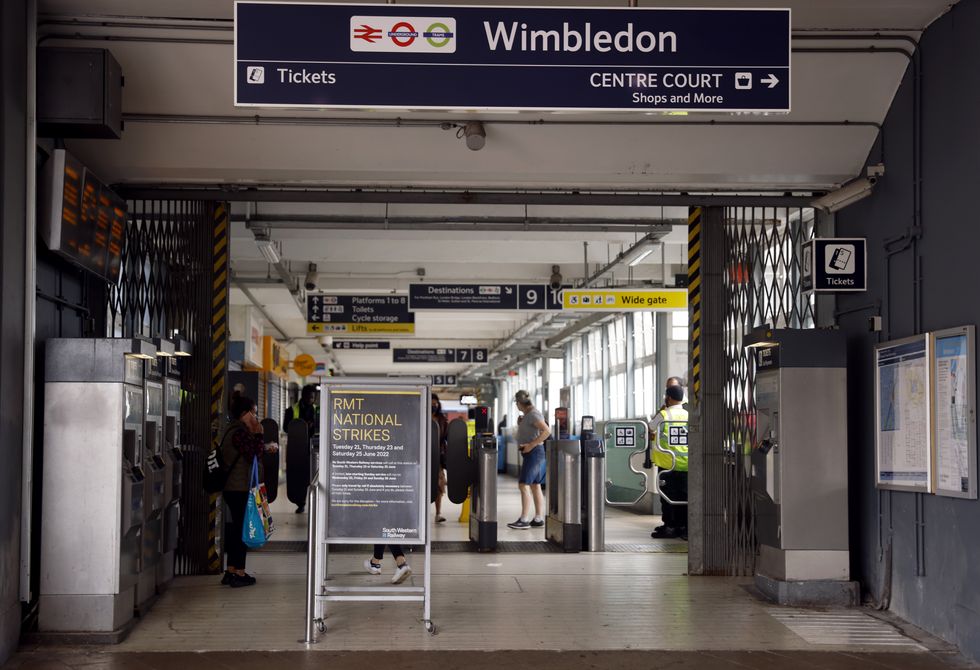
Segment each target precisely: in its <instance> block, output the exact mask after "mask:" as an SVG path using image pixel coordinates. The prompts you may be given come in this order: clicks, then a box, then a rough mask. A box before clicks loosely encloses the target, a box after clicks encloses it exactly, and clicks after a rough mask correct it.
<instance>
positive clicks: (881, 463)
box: [875, 335, 932, 493]
mask: <svg viewBox="0 0 980 670" xmlns="http://www.w3.org/2000/svg"><path fill="white" fill-rule="evenodd" d="M929 349H930V347H929V338H928V337H927V336H926V335H916V336H914V337H909V338H905V339H902V340H895V341H892V342H884V343H882V344H879V345H877V346H876V347H875V438H876V439H875V447H876V465H877V477H876V483H877V486H878V488H885V489H896V490H901V491H919V492H922V493H927V492H931V491H932V450H931V441H932V436H931V430H930V416H929V414H930V403H929V388H930V365H929V360H930V351H929Z"/></svg>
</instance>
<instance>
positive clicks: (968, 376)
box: [930, 326, 977, 500]
mask: <svg viewBox="0 0 980 670" xmlns="http://www.w3.org/2000/svg"><path fill="white" fill-rule="evenodd" d="M930 337H931V343H932V347H931V349H932V352H933V358H932V366H931V368H932V389H933V390H932V407H933V409H934V410H935V411H934V412H933V414H932V418H933V430H932V440H933V445H934V449H935V454H936V456H935V470H934V482H935V492H936V495H941V496H950V497H954V498H971V499H974V500H975V499H976V498H977V418H976V395H977V389H976V329H975V327H974V326H961V327H959V328H949V329H947V330H940V331H936V332H934V333H931V335H930Z"/></svg>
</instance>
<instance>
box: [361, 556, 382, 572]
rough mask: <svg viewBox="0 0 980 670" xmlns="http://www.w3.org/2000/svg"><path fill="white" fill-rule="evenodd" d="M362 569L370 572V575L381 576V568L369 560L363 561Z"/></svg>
mask: <svg viewBox="0 0 980 670" xmlns="http://www.w3.org/2000/svg"><path fill="white" fill-rule="evenodd" d="M364 569H365V570H367V571H368V572H370V573H371V574H372V575H380V574H381V566H380V565H376V564H374V563H372V562H371V559H370V558H368V559H365V561H364Z"/></svg>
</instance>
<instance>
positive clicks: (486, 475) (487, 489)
mask: <svg viewBox="0 0 980 670" xmlns="http://www.w3.org/2000/svg"><path fill="white" fill-rule="evenodd" d="M471 444H472V446H471V449H470V451H471V452H472V456H471V458H472V459H473V460H474V461H475V463H476V472H477V476H476V478H475V480H474V481H473V484H472V493H471V494H470V522H469V523H470V528H469V530H470V540H472V541H473V542H475V543H476V550H477V551H494V550H495V549H496V548H497V438H496V437H495V436H493V435H477V436H475V437H474V438H473V440H472V443H471Z"/></svg>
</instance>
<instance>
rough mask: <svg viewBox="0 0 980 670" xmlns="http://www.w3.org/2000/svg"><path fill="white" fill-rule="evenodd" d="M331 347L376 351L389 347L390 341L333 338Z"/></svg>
mask: <svg viewBox="0 0 980 670" xmlns="http://www.w3.org/2000/svg"><path fill="white" fill-rule="evenodd" d="M332 348H333V349H340V350H355V351H378V350H379V349H391V342H387V341H384V340H334V341H333V345H332Z"/></svg>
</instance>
